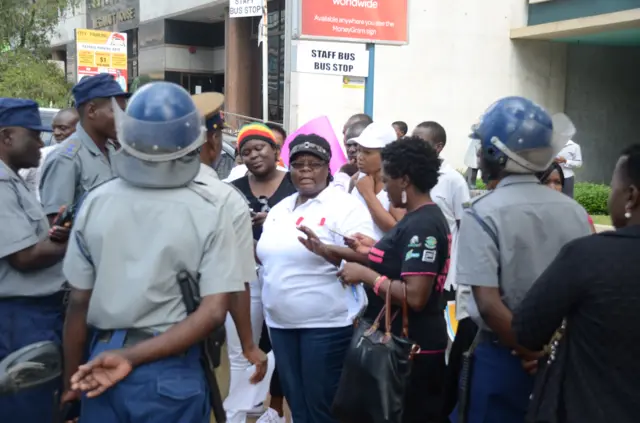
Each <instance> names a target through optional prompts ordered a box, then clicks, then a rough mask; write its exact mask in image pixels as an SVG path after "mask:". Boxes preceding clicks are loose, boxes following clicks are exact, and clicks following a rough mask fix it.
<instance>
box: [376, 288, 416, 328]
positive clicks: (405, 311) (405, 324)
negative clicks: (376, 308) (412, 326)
mask: <svg viewBox="0 0 640 423" xmlns="http://www.w3.org/2000/svg"><path fill="white" fill-rule="evenodd" d="M394 282H395V281H393V280H392V281H390V282H389V288H388V289H387V293H386V295H385V298H384V306H382V310H380V313H378V316H377V317H376V320H374V321H373V327H376V328H377V327H380V320H381V319H382V316H384V320H385V322H384V331H385V333H386V334H387V335H390V334H391V323H392V322H393V321H394V320H395V319H396V317H398V311H396V312H395V313H393V315H391V286H392V285H393V283H394ZM402 294H403V295H402V336H403V337H405V338H408V337H409V306H408V304H407V284H406V283H402Z"/></svg>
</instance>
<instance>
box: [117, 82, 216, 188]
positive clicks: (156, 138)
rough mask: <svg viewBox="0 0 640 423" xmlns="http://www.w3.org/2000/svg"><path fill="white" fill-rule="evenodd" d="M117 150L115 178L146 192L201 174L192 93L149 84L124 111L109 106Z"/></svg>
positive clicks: (201, 130) (200, 128) (201, 136)
mask: <svg viewBox="0 0 640 423" xmlns="http://www.w3.org/2000/svg"><path fill="white" fill-rule="evenodd" d="M113 109H114V118H115V122H116V129H117V133H118V141H119V143H120V146H121V148H120V150H119V151H118V152H117V153H115V154H114V155H113V158H112V162H113V166H114V169H115V171H116V173H117V174H118V176H119V177H120V178H122V179H124V180H125V181H127V182H129V183H131V184H132V185H136V186H140V187H145V188H175V187H180V186H185V185H187V184H188V183H189V182H191V181H192V180H193V179H194V178H195V177H196V175H197V174H198V171H199V170H200V157H199V152H200V147H201V146H202V144H204V142H205V133H206V129H205V127H204V119H203V117H202V116H201V115H200V113H199V112H198V109H197V108H196V106H195V104H194V102H193V100H192V99H191V95H190V94H189V93H188V92H187V91H186V90H185V89H184V88H182V87H181V86H179V85H176V84H173V83H170V82H152V83H150V84H147V85H145V86H143V87H142V88H140V89H139V90H138V91H136V93H135V94H134V95H133V97H131V99H130V100H129V103H128V105H127V108H126V110H125V111H124V112H123V111H122V110H121V109H120V108H119V107H118V105H117V103H115V102H114V104H113Z"/></svg>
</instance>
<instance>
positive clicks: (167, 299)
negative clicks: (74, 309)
mask: <svg viewBox="0 0 640 423" xmlns="http://www.w3.org/2000/svg"><path fill="white" fill-rule="evenodd" d="M221 183H222V182H221ZM247 215H248V212H247ZM232 221H233V219H232V216H231V212H230V210H229V207H225V206H224V204H223V203H222V202H221V201H220V202H219V203H218V204H214V203H211V202H209V201H207V200H206V199H204V198H203V197H202V196H200V195H198V194H196V193H195V192H194V191H192V190H191V189H189V188H186V187H184V188H175V189H143V188H137V187H134V186H132V185H130V184H128V183H126V182H125V181H123V180H121V179H118V178H116V179H114V180H111V181H108V182H106V183H105V184H103V185H101V186H99V187H97V188H95V189H94V190H92V191H90V192H89V194H88V195H87V197H86V198H85V200H84V201H83V204H82V207H81V209H80V211H79V213H78V215H77V218H76V221H75V222H74V226H73V230H72V233H71V237H70V240H69V247H68V249H67V254H66V256H65V259H64V268H63V269H64V274H65V275H66V276H67V279H68V281H69V283H70V284H71V285H72V286H73V287H74V288H77V289H81V290H93V292H92V295H91V300H90V303H89V310H88V316H87V321H88V323H89V324H90V325H93V326H95V327H97V328H99V329H104V330H107V329H129V328H139V329H147V330H150V331H157V332H163V331H166V330H167V329H168V328H170V327H171V326H172V325H174V324H176V323H178V322H180V321H182V320H184V319H185V318H186V309H185V306H184V303H183V300H182V296H181V294H180V288H179V286H178V282H177V280H176V276H177V274H178V272H179V271H181V270H187V271H189V272H190V273H191V274H193V275H198V274H199V275H200V279H199V288H200V295H201V296H203V297H204V296H208V295H213V294H219V293H225V292H234V291H242V290H244V282H246V275H241V274H240V272H239V270H238V269H241V268H243V267H242V266H243V265H246V264H245V263H243V261H246V260H248V259H251V260H253V258H252V254H253V253H252V252H250V253H249V254H248V255H246V256H241V255H240V254H239V251H238V248H236V240H235V238H236V233H235V232H234V227H233V225H232ZM249 232H250V230H249ZM254 269H255V268H254ZM254 274H255V273H254ZM254 277H255V276H254Z"/></svg>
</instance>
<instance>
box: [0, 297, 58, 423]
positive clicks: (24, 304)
mask: <svg viewBox="0 0 640 423" xmlns="http://www.w3.org/2000/svg"><path fill="white" fill-rule="evenodd" d="M63 298H64V294H62V293H59V294H54V295H50V296H46V297H19V298H3V299H0V360H2V359H4V358H5V357H6V356H8V355H9V354H10V353H12V352H14V351H16V350H19V349H20V348H22V347H25V346H27V345H30V344H33V343H36V342H41V341H53V342H55V343H57V344H58V345H60V344H61V341H62V325H63V323H64V317H63ZM61 388H62V385H61V379H57V380H54V381H52V382H49V383H47V384H44V385H41V386H39V387H36V388H32V389H29V390H25V391H23V392H19V393H17V394H13V395H5V396H0V422H2V423H31V422H34V423H39V422H47V423H48V422H51V421H53V417H54V411H57V409H58V404H59V402H58V394H59V393H60V390H61Z"/></svg>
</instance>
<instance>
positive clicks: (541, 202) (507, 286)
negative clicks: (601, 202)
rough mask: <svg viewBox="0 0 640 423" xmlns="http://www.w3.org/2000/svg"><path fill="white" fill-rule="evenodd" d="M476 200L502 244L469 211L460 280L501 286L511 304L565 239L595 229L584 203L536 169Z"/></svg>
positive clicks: (464, 223)
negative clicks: (549, 184)
mask: <svg viewBox="0 0 640 423" xmlns="http://www.w3.org/2000/svg"><path fill="white" fill-rule="evenodd" d="M471 203H472V205H473V208H474V210H475V211H476V212H477V213H478V215H479V216H480V217H481V218H482V219H483V220H484V221H485V222H486V223H487V225H488V226H489V227H490V228H491V229H492V230H493V231H494V233H495V234H496V235H497V238H498V243H499V249H498V247H497V246H496V244H495V242H494V241H493V239H492V238H491V237H490V235H489V234H487V232H486V231H485V230H484V229H483V228H482V227H481V226H480V224H479V223H478V222H477V221H476V219H474V218H473V216H471V215H470V213H469V212H465V213H464V215H463V217H462V221H461V223H460V235H459V237H460V238H459V241H458V265H457V270H458V276H457V277H458V284H459V285H468V286H472V287H473V286H484V287H490V288H499V289H500V293H501V296H502V301H503V302H504V303H505V305H506V306H507V307H508V308H509V309H511V310H513V309H514V308H515V307H516V306H518V304H520V302H521V301H522V299H523V298H524V296H525V295H526V294H527V292H528V291H529V289H530V288H531V286H532V285H533V283H534V282H535V280H536V279H538V277H539V276H540V275H541V274H542V272H543V271H544V270H545V269H546V268H547V266H549V264H551V262H552V261H553V260H554V259H555V257H556V256H557V255H558V253H559V252H560V249H561V248H562V247H563V246H564V245H565V244H566V243H568V242H569V241H572V240H574V239H576V238H579V237H582V236H587V235H589V234H591V228H590V226H589V221H588V216H587V212H586V211H585V210H584V208H582V206H580V205H579V204H578V203H577V202H575V201H574V200H573V199H571V198H569V197H568V196H566V195H564V194H562V193H559V192H557V191H554V190H552V189H550V188H548V187H546V186H544V185H541V184H540V183H539V182H538V179H537V178H536V177H535V176H533V175H511V176H508V177H506V178H504V179H503V180H502V181H500V183H499V184H498V186H497V187H496V189H494V190H493V191H491V192H489V193H487V194H485V195H483V196H481V197H477V198H474V199H473V200H472V201H471ZM499 273H500V275H499ZM567 277H570V275H567ZM466 306H467V307H468V310H467V311H468V313H469V315H470V317H471V318H472V319H473V320H474V321H475V322H476V323H478V324H479V326H480V327H482V328H484V329H487V326H486V325H485V324H484V322H482V319H481V318H480V315H479V313H478V310H477V307H475V304H474V303H473V302H470V303H467V304H466Z"/></svg>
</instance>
